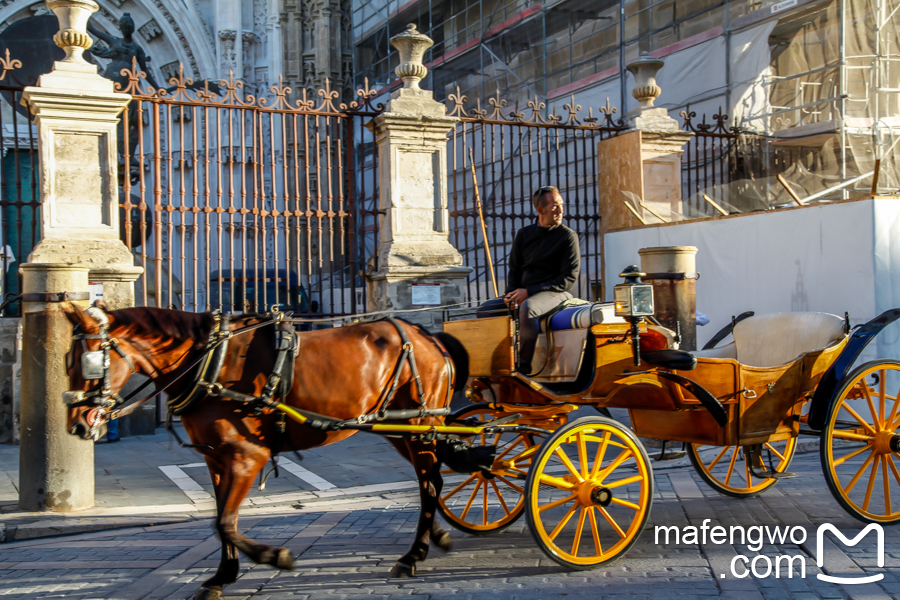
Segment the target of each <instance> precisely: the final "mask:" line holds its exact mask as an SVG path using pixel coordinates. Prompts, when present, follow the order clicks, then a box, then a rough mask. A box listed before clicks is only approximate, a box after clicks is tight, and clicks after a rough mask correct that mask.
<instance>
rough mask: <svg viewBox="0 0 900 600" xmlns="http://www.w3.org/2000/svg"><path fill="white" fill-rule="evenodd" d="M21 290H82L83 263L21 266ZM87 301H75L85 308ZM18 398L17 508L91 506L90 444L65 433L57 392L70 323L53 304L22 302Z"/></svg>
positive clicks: (64, 379)
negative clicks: (20, 380)
mask: <svg viewBox="0 0 900 600" xmlns="http://www.w3.org/2000/svg"><path fill="white" fill-rule="evenodd" d="M20 269H21V273H22V291H23V292H24V293H25V294H33V293H38V294H43V293H46V292H53V293H60V292H75V293H78V292H87V291H88V271H89V268H88V267H87V266H85V265H74V264H71V263H62V264H49V263H41V264H24V265H22V266H21V267H20ZM87 304H88V303H87V301H81V302H80V305H81V306H82V308H87ZM22 338H23V339H22V388H21V393H22V401H21V424H20V430H19V431H20V433H19V444H20V446H21V447H20V449H19V507H20V508H21V509H22V510H28V511H59V512H65V511H72V510H80V509H84V508H89V507H91V506H93V504H94V443H93V442H92V441H90V440H82V439H81V438H79V437H77V436H74V435H70V434H69V433H68V431H67V427H66V418H67V411H68V409H67V408H66V405H65V404H64V403H63V401H62V393H63V392H64V391H66V390H67V389H68V388H69V378H68V376H67V375H66V353H67V352H68V351H69V348H70V346H71V344H72V325H71V323H70V322H69V320H68V319H67V318H66V315H65V313H63V312H62V308H61V303H59V302H23V303H22Z"/></svg>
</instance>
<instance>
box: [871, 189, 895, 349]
mask: <svg viewBox="0 0 900 600" xmlns="http://www.w3.org/2000/svg"><path fill="white" fill-rule="evenodd" d="M873 204H874V215H873V223H874V226H875V236H874V237H875V249H874V255H875V312H876V313H877V314H881V313H882V312H884V311H886V310H890V309H892V308H900V204H898V202H897V200H875V201H874V202H873ZM876 340H877V341H878V357H879V358H900V323H898V322H895V323H893V324H891V325H888V326H887V327H885V328H884V330H883V331H882V332H881V333H880V334H878V337H877V338H876Z"/></svg>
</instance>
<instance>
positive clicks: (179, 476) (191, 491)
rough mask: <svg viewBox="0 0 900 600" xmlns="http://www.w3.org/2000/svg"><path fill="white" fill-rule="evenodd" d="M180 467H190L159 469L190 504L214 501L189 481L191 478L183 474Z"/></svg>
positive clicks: (197, 484) (194, 483)
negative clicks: (188, 499)
mask: <svg viewBox="0 0 900 600" xmlns="http://www.w3.org/2000/svg"><path fill="white" fill-rule="evenodd" d="M182 466H190V465H181V466H179V465H163V466H161V467H160V468H159V470H160V471H162V472H163V474H164V475H165V476H166V477H168V478H169V479H171V480H172V483H174V484H175V485H177V486H178V487H179V489H181V491H182V492H184V494H185V496H187V497H188V498H190V500H191V502H193V503H194V504H196V503H198V502H204V501H210V500H212V501H215V498H213V497H212V496H210V495H209V493H207V491H206V490H204V489H203V486H202V485H200V484H199V483H197V482H196V481H194V480H193V479H191V477H190V476H189V475H188V474H187V473H185V472H184V471H183V470H182V469H181V467H182Z"/></svg>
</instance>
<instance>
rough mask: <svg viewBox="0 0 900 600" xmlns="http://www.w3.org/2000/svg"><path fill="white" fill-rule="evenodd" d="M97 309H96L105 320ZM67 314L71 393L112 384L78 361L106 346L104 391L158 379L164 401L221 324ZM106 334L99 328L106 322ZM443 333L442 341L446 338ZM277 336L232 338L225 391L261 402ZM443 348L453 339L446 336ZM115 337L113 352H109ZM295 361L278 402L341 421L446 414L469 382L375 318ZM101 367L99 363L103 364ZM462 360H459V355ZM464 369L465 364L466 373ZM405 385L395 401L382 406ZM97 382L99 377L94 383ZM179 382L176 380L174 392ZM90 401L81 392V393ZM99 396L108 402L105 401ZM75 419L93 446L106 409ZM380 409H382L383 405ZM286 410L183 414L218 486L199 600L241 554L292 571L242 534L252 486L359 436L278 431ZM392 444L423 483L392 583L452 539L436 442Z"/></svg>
mask: <svg viewBox="0 0 900 600" xmlns="http://www.w3.org/2000/svg"><path fill="white" fill-rule="evenodd" d="M97 311H100V312H97ZM66 314H67V315H68V317H69V320H70V321H71V322H72V324H73V326H74V331H75V334H76V337H75V339H77V340H80V341H79V342H73V345H72V352H71V356H70V362H69V380H70V384H71V386H72V387H71V389H72V390H75V391H84V392H87V393H88V394H87V395H88V397H90V394H91V393H93V394H95V396H94V398H97V397H98V396H96V394H98V393H100V394H101V395H102V392H99V390H100V388H102V387H103V386H104V380H103V379H102V378H97V379H91V380H85V379H84V373H83V371H82V369H83V368H84V367H82V368H78V366H79V365H81V364H82V363H81V362H80V361H81V356H82V355H83V354H85V353H87V352H90V351H93V352H94V353H95V354H94V357H95V358H96V356H97V355H98V349H99V348H100V346H101V344H103V343H104V341H106V342H107V347H108V348H109V347H111V348H112V349H113V350H115V352H109V351H108V352H107V357H108V362H107V364H108V366H107V373H106V376H107V377H108V381H107V382H106V383H105V385H106V387H107V390H106V391H107V392H109V393H113V394H114V393H116V392H117V391H118V390H120V389H121V388H122V386H123V385H124V384H125V382H126V380H127V379H128V377H129V376H130V375H131V374H132V373H142V374H144V375H146V376H148V377H150V378H151V379H152V380H153V382H154V384H155V385H156V387H157V389H162V388H164V387H166V386H170V387H168V389H167V390H166V391H167V393H168V394H170V395H171V396H173V397H178V395H179V394H182V393H183V392H184V391H185V390H188V389H189V388H188V386H191V385H193V383H194V382H195V381H196V377H192V376H191V375H190V374H188V375H186V376H182V377H180V379H179V378H178V377H179V376H180V375H182V374H184V373H185V372H186V371H187V370H190V371H193V369H188V367H190V366H191V365H192V364H193V363H195V362H196V361H197V360H198V359H199V357H202V356H203V355H204V353H206V352H207V349H208V344H209V343H210V340H211V339H212V338H211V333H213V331H214V328H215V327H216V319H215V317H214V316H213V315H212V314H210V313H188V312H181V311H175V310H166V309H158V308H143V307H141V308H127V309H122V310H115V311H110V312H105V311H103V310H102V309H98V308H92V309H90V310H88V311H82V310H81V309H80V308H78V307H77V306H76V305H69V306H68V307H67V308H66ZM104 317H105V319H106V320H108V324H104V326H105V331H101V329H100V322H102V321H103V320H104ZM265 320H266V317H264V316H260V315H253V316H241V317H235V318H233V320H231V321H230V323H229V324H228V328H230V330H231V331H232V332H235V331H239V330H240V329H242V328H247V329H249V328H250V327H252V326H253V325H260V324H261V323H263V322H264V321H265ZM398 326H402V327H403V329H404V330H405V334H406V336H407V337H408V339H409V341H410V342H412V347H413V348H414V351H415V352H414V354H415V362H416V364H417V365H418V374H419V376H420V378H421V384H422V387H421V389H422V390H423V391H424V393H423V394H422V397H419V394H418V387H417V386H416V385H414V383H415V380H414V377H413V374H412V373H411V369H410V363H409V362H408V361H406V362H403V361H399V359H398V357H399V356H400V355H401V352H402V348H403V344H402V342H401V335H400V334H399V332H398ZM442 335H443V334H438V336H442ZM275 338H276V335H275V327H274V326H272V325H265V326H260V327H259V328H257V329H254V330H252V331H246V332H243V333H239V334H237V335H234V337H232V338H231V339H230V341H229V342H228V346H227V352H226V354H225V356H224V362H223V364H222V368H221V370H220V372H219V376H218V382H219V383H220V384H221V385H222V386H223V387H224V388H225V389H227V390H233V391H235V392H239V393H243V394H247V395H249V396H259V395H260V394H261V393H262V392H263V389H264V387H265V385H266V383H267V377H268V375H269V374H270V373H271V372H272V369H273V365H274V364H275V361H276V355H277V352H276V348H275ZM442 339H443V340H444V341H445V344H447V345H451V346H452V345H453V342H455V340H452V339H449V338H448V337H445V338H442ZM110 340H112V343H111V344H110V343H108V342H109V341H110ZM291 358H292V360H293V368H294V377H293V384H292V385H291V387H290V390H289V391H287V392H286V393H283V394H280V396H281V397H280V398H279V395H276V399H280V400H281V401H282V402H284V403H285V404H287V405H290V406H291V407H295V408H299V409H301V410H304V411H309V412H312V413H318V414H321V415H328V416H330V417H333V418H337V419H355V418H357V417H359V416H361V415H366V414H370V413H372V412H373V411H375V410H376V409H378V408H379V405H380V404H382V403H384V402H385V401H386V402H389V404H390V409H392V410H398V409H418V408H420V407H421V406H425V407H428V408H441V407H444V406H445V405H446V404H447V402H448V399H449V397H450V394H451V393H452V390H451V389H450V388H451V387H452V386H454V381H455V382H456V387H459V386H460V385H461V384H464V383H465V377H466V374H465V373H464V372H459V373H455V374H454V372H453V371H454V362H453V361H452V358H451V357H450V355H449V354H448V352H447V350H446V348H445V346H444V345H443V344H441V342H439V341H438V339H436V337H435V336H431V335H430V334H428V332H427V331H425V330H424V329H422V328H420V327H417V326H414V325H410V324H408V323H402V322H399V321H395V322H394V323H391V322H387V321H378V322H372V323H365V324H360V325H354V326H352V327H342V328H333V329H324V330H318V331H309V332H302V333H300V334H299V352H298V353H297V355H296V357H294V356H293V355H292V356H291ZM101 362H102V361H101ZM456 362H457V363H463V362H464V359H463V358H461V357H460V358H458V359H457V361H456ZM459 368H460V369H462V370H464V369H466V368H467V367H466V366H465V365H460V366H459ZM397 369H399V376H397V386H396V393H395V394H394V395H393V397H392V398H388V399H385V397H386V395H389V394H388V391H389V388H390V387H391V383H392V382H393V381H394V378H395V370H397ZM89 376H92V377H97V375H96V374H94V375H89ZM173 381H174V383H173ZM78 397H80V398H84V397H85V395H83V394H82V395H80V396H78ZM101 399H103V398H102V397H101ZM75 404H81V405H80V406H74V407H72V408H70V410H69V417H68V423H67V427H68V430H69V432H70V433H72V434H73V435H79V436H80V437H82V438H85V439H89V438H91V437H92V435H94V434H95V432H96V431H97V425H98V422H101V423H102V422H103V420H104V419H105V415H104V410H103V409H102V408H101V409H100V410H98V405H99V404H102V403H99V402H94V403H93V404H92V403H91V402H90V401H89V400H86V401H82V402H80V403H78V402H76V403H75ZM381 408H384V406H381ZM278 412H279V411H275V410H273V409H272V408H264V407H259V406H253V405H252V404H249V403H243V402H237V401H233V400H232V401H229V400H227V399H225V398H223V397H221V396H211V395H205V396H204V397H202V398H201V399H200V400H199V402H198V403H197V404H196V405H195V406H194V407H193V408H191V409H189V410H188V411H187V412H185V413H184V414H183V415H182V417H181V420H182V423H183V425H184V428H185V430H186V431H187V433H188V435H189V436H190V438H191V442H192V443H193V444H194V445H195V446H196V447H197V449H198V450H199V451H200V452H201V453H202V454H203V455H204V458H205V459H206V464H207V466H208V467H209V472H210V475H211V477H212V482H213V486H214V488H215V495H216V506H217V514H218V516H217V518H216V529H217V531H218V534H219V536H220V538H221V540H222V558H221V561H220V563H219V568H218V570H217V571H216V573H215V575H214V576H213V577H212V578H210V579H209V580H207V581H206V582H204V583H203V585H202V587H201V588H200V590H199V591H198V592H197V594H196V595H195V598H196V599H204V600H209V599H211V598H218V597H219V596H221V595H222V588H223V586H225V585H227V584H230V583H233V582H235V581H236V580H237V576H238V570H239V565H238V553H237V551H238V550H240V551H242V552H243V553H245V554H246V555H247V556H248V557H250V558H251V559H252V560H254V561H256V562H257V563H264V564H270V565H273V566H275V567H277V568H280V569H290V568H291V567H292V563H293V558H292V556H291V554H290V552H289V551H288V550H287V549H286V548H272V547H270V546H267V545H265V544H261V543H259V542H256V541H254V540H252V539H249V538H248V537H246V536H244V535H242V534H241V533H239V532H238V529H237V521H238V508H239V506H240V504H241V501H242V500H243V499H244V498H245V497H246V496H247V493H248V492H249V491H250V488H251V486H252V485H253V482H254V478H255V477H256V476H257V475H258V474H259V472H260V470H261V469H262V468H263V467H264V466H265V464H266V462H267V461H268V460H269V459H270V457H272V455H273V454H277V453H278V452H283V451H286V450H302V449H306V448H315V447H318V446H324V445H327V444H331V443H334V442H337V441H340V440H342V439H345V438H347V437H349V436H350V435H352V434H353V433H355V431H353V430H341V431H323V430H321V429H314V428H312V427H310V426H308V425H301V424H299V423H296V422H294V421H291V420H290V419H288V420H287V427H286V431H285V432H282V431H281V429H280V427H279V424H280V421H281V419H280V415H279V414H278ZM439 421H440V419H438V418H435V417H428V418H420V419H414V420H411V421H406V422H409V423H412V424H438V422H439ZM389 441H390V442H391V444H393V445H394V447H395V448H396V449H397V450H398V451H399V452H400V454H401V455H403V456H404V457H405V458H406V459H407V460H409V461H410V462H411V463H412V465H413V467H414V468H415V471H416V476H417V478H418V480H419V483H420V490H419V491H420V497H421V502H422V506H421V512H420V515H419V522H418V527H417V531H416V536H415V541H414V542H413V545H412V548H411V549H410V550H409V552H407V553H406V554H405V555H404V556H402V557H401V558H400V559H399V560H398V562H397V564H396V565H395V566H394V568H393V569H392V571H391V574H392V576H394V577H409V576H412V575H414V574H415V565H416V563H417V562H419V561H422V560H425V558H426V556H427V554H428V545H429V541H433V542H434V543H435V544H437V545H438V546H440V547H442V548H444V549H449V547H450V544H451V540H450V535H449V534H448V533H447V532H446V531H444V530H442V529H439V528H438V526H437V525H436V524H435V519H434V516H435V511H436V510H437V499H438V497H439V495H440V491H441V486H442V480H441V476H440V473H439V467H440V464H439V461H438V459H437V456H436V450H435V444H434V442H430V443H429V442H426V441H423V440H421V439H398V438H389Z"/></svg>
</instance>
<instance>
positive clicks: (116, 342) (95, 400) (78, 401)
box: [63, 303, 141, 441]
mask: <svg viewBox="0 0 900 600" xmlns="http://www.w3.org/2000/svg"><path fill="white" fill-rule="evenodd" d="M63 311H64V312H65V313H66V316H67V317H68V318H69V321H71V322H72V347H71V348H70V349H69V353H68V355H67V357H66V370H67V371H68V375H69V391H67V392H64V393H63V401H64V402H65V403H66V404H67V405H68V407H69V411H68V417H67V419H66V429H67V431H68V432H69V433H71V434H72V435H77V436H79V437H81V438H82V439H85V440H88V439H93V440H94V441H96V440H98V439H99V438H100V427H101V426H102V425H104V424H105V423H106V422H107V421H109V419H110V416H111V412H112V411H113V410H115V409H116V407H117V405H119V404H121V402H122V398H121V397H120V396H119V394H118V393H119V391H120V390H121V389H122V386H124V385H125V382H126V381H128V378H129V377H130V376H131V375H132V374H133V373H136V372H137V371H138V368H137V367H136V365H138V364H140V362H141V361H140V356H139V355H138V354H137V352H136V351H135V349H134V347H133V346H132V345H131V344H130V343H128V342H127V340H124V339H117V338H115V337H113V335H112V332H113V331H114V329H115V322H114V317H113V316H111V315H110V314H109V313H107V312H106V310H105V306H104V305H102V304H100V305H99V306H94V307H91V308H89V309H87V310H82V309H81V308H80V307H78V305H76V304H72V303H67V304H64V305H63Z"/></svg>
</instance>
